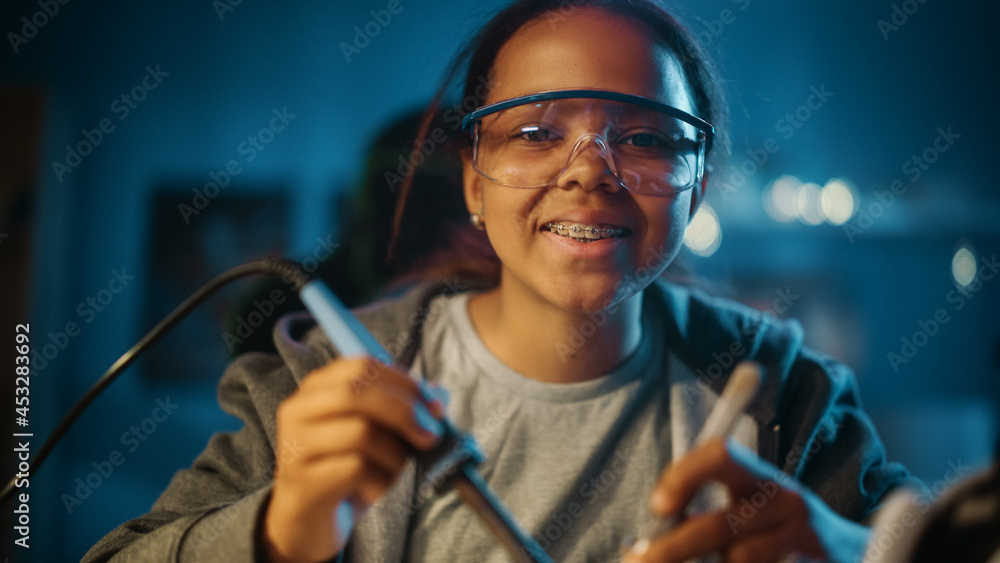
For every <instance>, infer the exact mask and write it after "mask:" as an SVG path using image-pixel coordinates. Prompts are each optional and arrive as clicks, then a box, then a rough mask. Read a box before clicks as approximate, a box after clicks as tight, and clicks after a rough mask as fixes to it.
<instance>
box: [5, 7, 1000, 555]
mask: <svg viewBox="0 0 1000 563" xmlns="http://www.w3.org/2000/svg"><path fill="white" fill-rule="evenodd" d="M501 4H503V3H502V2H495V1H491V2H479V3H476V5H472V4H471V3H467V2H460V1H457V0H420V1H419V2H411V1H410V0H402V1H401V2H398V3H393V2H388V1H386V0H369V1H353V2H339V3H325V2H299V3H293V4H291V5H288V4H284V3H265V2H254V1H241V0H215V1H214V2H212V1H209V0H199V1H196V2H194V1H187V0H185V1H172V2H166V1H162V0H153V1H151V2H142V3H130V2H102V3H99V6H95V5H93V4H90V3H84V2H69V1H67V2H66V3H62V2H59V1H56V0H41V1H37V0H36V1H25V0H8V1H6V2H5V3H4V4H3V6H2V7H0V27H2V31H3V32H4V34H5V35H4V36H5V44H4V45H3V46H2V47H0V52H2V54H0V61H2V62H0V64H2V67H0V68H2V72H0V108H2V112H3V113H2V116H3V117H2V120H0V127H2V128H3V133H4V134H3V135H0V147H2V150H0V170H2V172H0V182H2V186H0V290H2V293H0V312H2V327H0V333H2V334H3V335H4V336H3V338H4V343H3V344H2V345H0V351H2V352H0V353H2V354H4V356H3V358H2V359H3V365H4V366H5V370H6V366H13V365H14V364H13V357H12V352H11V349H12V348H13V345H12V344H13V341H14V338H15V337H14V329H15V325H16V324H17V323H30V330H31V331H30V335H31V343H32V351H33V360H32V361H33V367H34V372H33V375H32V378H31V383H30V398H31V402H30V417H29V418H30V423H29V425H28V426H27V427H25V428H20V427H16V426H14V422H13V421H12V422H8V423H5V426H4V428H6V429H8V431H5V432H4V436H3V438H2V440H3V445H4V451H11V450H10V447H12V444H11V442H10V440H11V439H12V438H11V437H10V434H11V433H12V432H17V431H29V432H34V434H35V435H34V437H33V438H32V441H31V444H32V448H33V450H34V451H37V448H39V447H40V446H41V443H42V441H43V439H44V437H45V436H47V435H48V434H49V432H50V431H51V429H52V428H53V427H54V426H55V424H56V423H57V422H58V420H59V419H60V418H61V417H62V416H63V414H64V413H65V412H66V411H67V409H68V408H69V407H70V406H71V405H72V404H73V402H75V400H76V399H77V398H78V397H79V396H80V395H81V394H82V393H83V391H84V390H85V389H86V388H87V387H88V386H89V385H90V384H91V383H92V382H93V381H94V380H95V379H96V377H97V376H98V375H100V374H101V373H103V372H104V370H105V369H107V367H108V366H109V365H110V364H111V363H112V362H113V361H114V360H115V359H116V358H117V357H118V356H119V355H120V354H121V353H123V352H124V351H125V350H126V349H127V348H129V347H130V346H131V345H132V344H134V343H135V342H136V341H137V340H138V338H139V337H140V336H141V334H142V333H144V331H145V330H147V329H148V328H149V327H151V326H152V325H153V324H155V322H157V321H158V320H159V319H160V318H162V317H163V316H164V315H165V314H166V313H167V312H168V311H169V310H171V309H172V308H173V307H174V306H175V305H176V304H178V303H179V302H180V301H181V300H182V299H183V298H184V297H185V296H186V295H187V294H189V293H190V292H191V291H193V289H194V288H196V287H197V286H199V285H201V284H202V283H204V282H205V281H207V280H208V279H210V278H211V277H213V276H214V275H216V274H218V273H220V272H222V271H223V270H225V269H226V268H228V267H230V266H233V265H235V264H237V263H240V262H242V261H244V260H247V259H250V258H253V257H258V256H262V255H265V254H282V255H285V256H288V257H291V258H295V259H299V260H304V261H305V263H306V266H307V268H309V267H314V268H315V267H318V266H317V264H318V263H319V262H320V261H322V260H324V259H327V258H329V257H330V256H331V255H333V254H336V253H337V250H338V249H341V247H343V248H344V249H346V248H347V247H350V248H352V249H354V248H357V245H358V244H359V243H360V244H362V245H366V244H367V245H368V246H369V247H371V248H374V247H377V246H378V245H379V244H384V242H383V241H384V238H382V239H380V238H378V236H376V235H370V236H369V237H367V238H365V237H363V236H360V237H359V235H358V234H357V233H358V230H357V229H358V226H357V223H358V220H357V218H356V216H357V210H358V209H367V207H366V206H371V205H375V204H373V203H372V201H373V200H378V201H386V200H387V201H389V202H390V205H391V200H392V198H393V196H394V194H395V189H396V188H397V187H398V184H396V183H395V182H394V180H393V178H392V177H391V176H385V175H384V174H375V175H374V176H372V174H371V170H370V169H368V170H367V171H366V168H365V164H364V163H365V162H366V158H368V157H369V155H368V154H367V151H368V147H369V146H370V145H371V144H372V143H373V141H375V140H376V138H377V137H379V136H380V135H382V134H383V133H384V132H385V131H386V128H387V127H388V126H389V125H390V124H391V123H392V122H393V121H395V120H398V119H400V118H401V117H403V116H406V115H408V114H411V113H412V112H413V111H415V110H417V109H419V108H420V107H421V106H422V105H423V104H425V103H426V101H427V100H428V99H429V98H430V96H431V95H432V94H433V92H434V90H435V87H436V86H437V85H438V83H439V80H440V78H441V76H442V72H443V69H444V67H445V65H446V63H447V61H448V60H449V59H450V57H451V55H452V53H453V52H454V51H455V50H456V48H457V47H459V46H460V45H462V44H463V41H464V40H465V39H466V38H467V37H468V36H469V35H470V34H471V33H472V31H473V30H474V29H475V28H476V27H477V26H478V24H479V23H481V22H483V21H485V20H486V19H487V18H488V17H489V16H490V15H491V14H493V13H494V12H495V10H496V9H497V7H498V6H500V5H501ZM570 4H571V2H567V5H570ZM671 5H672V6H674V7H675V9H676V12H677V13H678V14H679V16H680V17H681V18H682V19H683V20H684V21H685V22H686V23H687V25H688V26H689V27H690V28H691V29H692V30H694V31H695V32H697V33H698V35H699V36H700V37H701V39H702V41H703V43H705V44H707V45H708V48H709V50H710V51H711V52H712V54H713V55H714V56H715V57H716V59H717V62H718V63H719V65H720V67H721V69H722V73H723V75H724V77H725V79H726V81H727V86H728V95H729V97H730V102H731V113H732V129H731V134H732V139H733V156H732V158H731V159H730V162H729V163H728V165H727V166H726V167H725V169H724V170H717V171H715V173H716V175H717V177H719V176H721V183H720V185H719V186H718V187H717V188H716V189H715V190H714V191H713V192H712V193H710V194H709V196H708V198H707V205H705V206H703V208H702V211H701V212H700V213H699V216H698V217H697V218H696V221H695V222H694V223H693V224H692V226H691V228H690V230H689V235H688V238H687V239H686V243H687V248H686V249H685V251H684V261H685V263H686V265H687V267H688V268H689V269H690V270H691V271H693V272H694V273H695V274H696V276H697V278H698V280H699V282H698V283H699V284H700V285H702V286H704V287H706V288H708V290H709V291H712V292H713V293H716V294H718V295H723V296H727V297H732V298H735V299H738V300H741V301H743V302H745V303H748V304H750V305H752V306H755V307H757V308H759V309H761V310H763V311H768V312H770V313H771V314H775V315H776V316H779V317H783V318H790V317H794V318H798V319H799V320H800V321H801V322H802V323H803V325H804V326H805V329H806V335H807V342H808V344H809V345H810V346H812V347H814V348H816V349H818V350H821V351H824V352H827V353H829V354H831V355H834V356H836V357H837V358H840V359H842V360H844V361H845V362H846V363H848V364H849V365H850V366H852V367H853V368H854V369H855V370H856V372H857V374H858V380H859V385H860V388H861V393H862V397H863V399H864V405H865V407H866V409H867V410H868V412H869V413H870V414H871V416H872V418H873V419H874V420H875V423H876V425H877V426H878V428H879V431H880V433H881V435H882V436H883V438H884V440H885V442H886V446H887V449H888V451H889V455H890V457H891V458H892V459H895V460H899V461H902V462H904V463H906V464H907V465H908V466H909V467H910V468H911V469H912V470H913V471H914V472H915V473H916V474H917V475H918V476H919V477H921V478H923V479H925V480H926V481H927V482H928V484H941V487H940V488H943V487H946V486H947V485H948V484H949V480H948V479H949V478H950V477H951V476H953V475H955V474H956V473H958V474H959V475H960V476H964V475H967V474H971V472H973V471H975V470H976V469H977V468H981V467H982V466H983V465H984V464H985V463H986V462H987V461H988V459H989V458H990V454H991V451H992V450H993V446H994V444H995V443H996V439H997V418H998V414H1000V411H998V408H997V405H998V404H1000V402H998V400H997V399H998V394H1000V393H998V390H1000V383H998V372H1000V321H998V314H1000V280H997V281H994V278H995V277H997V271H996V270H997V267H998V266H997V258H996V254H997V252H998V250H1000V244H998V243H1000V220H998V219H997V218H998V217H1000V190H998V189H997V187H996V180H995V170H994V166H995V164H996V162H997V157H996V153H997V149H998V148H1000V147H998V143H997V142H996V132H997V131H998V130H1000V123H998V121H1000V117H998V115H1000V114H998V112H997V111H996V107H995V105H994V104H995V102H994V100H995V93H996V88H997V86H998V77H997V69H998V68H1000V64H998V62H1000V61H998V54H997V53H1000V41H998V36H997V34H996V32H995V26H996V23H997V16H998V15H1000V14H998V9H997V6H996V4H995V3H987V2H973V1H972V0H961V1H958V2H943V1H941V0H920V1H918V0H904V1H897V2H890V1H888V0H887V1H884V2H882V1H875V2H872V1H868V0H864V1H863V0H844V1H841V2H824V3H804V2H795V1H793V0H776V1H770V2H763V1H759V0H702V1H698V2H694V1H688V2H672V3H671ZM389 7H392V8H393V9H394V10H395V11H396V13H391V12H389V11H388V9H387V8H389ZM402 135H403V137H404V140H403V141H398V140H397V141H396V142H397V143H405V138H406V133H405V132H404V133H403V134H402ZM398 137H399V134H397V135H396V138H397V139H398ZM389 146H390V147H392V144H391V143H390V145H389ZM396 146H397V148H395V149H390V150H389V151H388V153H386V154H381V155H379V157H378V158H377V159H376V160H378V161H379V162H381V163H382V165H384V166H383V167H385V168H388V169H389V170H390V171H392V170H396V171H397V172H398V171H399V168H398V166H399V164H400V163H403V162H404V161H405V160H406V159H408V158H409V157H410V154H411V151H410V148H409V147H406V146H405V145H398V144H397V145H396ZM369 168H370V167H369ZM359 186H365V187H366V189H367V190H368V191H369V193H368V194H367V195H366V196H364V197H358V196H356V195H355V191H356V189H357V188H358V187H359ZM456 197H457V194H456ZM372 216H373V215H366V217H372ZM374 217H382V216H378V215H374ZM373 222H374V223H376V225H373V224H371V223H373ZM378 223H384V224H378ZM367 227H368V229H373V228H378V229H381V228H384V229H385V230H387V229H388V227H389V225H388V222H387V221H386V220H384V218H379V219H377V220H373V221H369V224H368V225H367ZM382 232H383V233H384V232H385V231H382ZM382 236H383V237H384V235H382ZM352 237H353V239H352ZM348 243H350V244H348ZM371 256H374V253H372V252H370V248H369V251H368V252H367V253H366V252H357V251H356V252H355V253H354V254H353V255H352V256H349V257H348V258H342V259H340V260H341V261H340V262H338V263H337V265H336V267H333V268H330V269H329V276H330V277H331V278H345V279H346V278H347V277H350V276H348V275H347V274H346V273H345V272H360V271H364V270H366V269H371V270H372V271H375V270H377V269H378V264H376V263H375V261H374V260H373V259H372V258H371ZM328 263H329V261H328ZM310 265H312V266H310ZM381 279H382V278H379V277H378V276H375V277H373V278H371V280H368V281H365V280H361V281H358V280H356V279H355V280H354V281H353V282H352V283H353V285H352V286H351V287H346V286H345V289H344V290H343V291H351V290H352V288H353V290H356V292H355V293H352V294H351V298H352V300H354V301H355V302H358V301H363V300H364V299H365V298H366V297H370V295H371V289H372V287H374V284H375V282H377V281H379V280H381ZM345 283H347V282H345ZM255 287H258V286H254V285H253V283H252V282H251V283H245V284H243V285H238V286H237V287H235V288H233V289H232V290H230V291H228V292H225V293H223V294H222V295H220V296H219V297H217V298H214V299H213V300H211V301H209V302H208V303H207V304H205V305H203V306H202V307H201V308H200V309H199V310H198V311H197V312H196V314H195V315H194V316H193V317H192V318H191V319H189V320H188V321H185V323H184V324H182V325H181V327H180V328H178V329H177V330H176V331H175V333H174V334H171V335H170V336H169V337H168V338H166V339H165V340H164V341H163V342H162V343H160V344H159V345H158V347H157V348H156V349H155V350H154V351H153V352H151V353H150V355H149V356H147V357H145V358H143V360H142V361H140V362H139V363H138V364H137V365H136V366H134V367H132V368H130V370H129V371H128V372H126V374H125V375H124V376H123V377H122V379H121V380H120V381H118V382H117V383H116V384H115V385H113V386H112V387H111V388H110V390H108V391H107V392H106V393H105V394H104V395H103V396H102V397H101V398H100V399H99V400H98V401H97V402H96V403H95V404H94V405H93V407H92V408H91V410H90V411H88V412H87V413H86V414H85V415H84V416H83V418H82V419H81V421H80V423H79V424H78V425H77V426H76V427H75V428H74V429H73V430H72V431H71V432H70V433H69V434H68V435H67V437H66V439H65V440H64V442H63V443H62V444H61V445H60V446H59V448H57V450H56V451H55V452H54V454H53V455H52V457H51V458H50V460H49V461H48V462H47V465H46V466H45V467H44V468H43V469H42V470H41V471H40V472H39V473H38V474H37V475H32V476H31V481H30V483H31V487H30V491H29V492H30V499H31V500H30V514H31V524H32V526H31V536H30V545H31V548H30V550H22V549H20V548H17V549H16V550H15V551H14V552H13V554H12V559H13V560H15V561H17V560H24V561H64V560H76V559H79V558H80V557H81V556H82V555H83V553H84V552H85V551H86V549H87V548H88V547H89V546H90V545H92V544H93V543H94V542H95V541H97V540H98V539H99V538H100V537H101V536H103V535H104V534H106V533H107V532H108V531H109V530H111V529H112V528H114V527H115V526H117V525H118V524H120V523H121V522H123V521H125V520H127V519H129V518H132V517H135V516H137V515H140V514H142V513H144V512H146V511H147V510H148V508H149V506H150V505H151V504H152V502H153V501H154V500H155V498H156V497H157V495H158V494H159V492H160V491H162V490H163V488H164V487H165V486H166V484H167V482H168V481H169V479H170V477H171V475H172V474H173V473H174V472H175V471H176V470H177V469H178V468H181V467H186V466H187V465H189V464H190V462H191V460H192V459H193V458H194V457H195V456H196V455H197V453H198V452H199V451H201V450H202V448H203V447H204V445H205V443H206V441H207V439H208V437H209V436H210V435H211V434H212V433H213V432H217V431H224V430H232V429H236V428H238V425H239V423H238V421H236V420H235V419H233V418H231V417H229V416H228V415H226V414H225V413H223V412H222V411H221V410H220V409H219V407H218V406H217V403H216V397H215V387H216V384H217V382H218V378H219V376H220V375H221V373H222V370H223V369H224V366H225V365H226V363H227V362H228V360H229V358H230V356H231V354H232V353H236V352H238V351H240V346H241V345H244V344H245V341H246V340H249V338H250V337H252V336H253V335H254V334H255V332H256V330H255V327H254V326H252V325H259V324H261V322H262V321H263V320H266V319H267V318H271V317H274V318H276V315H277V314H278V313H276V312H273V311H272V312H268V311H271V309H270V308H269V307H268V304H267V303H265V302H264V301H266V300H261V299H258V302H257V303H256V304H254V303H253V301H252V300H249V299H247V298H246V297H245V296H246V295H247V294H248V293H249V294H253V293H252V292H253V291H255V289H254V288H255ZM359 287H361V288H362V289H360V290H359V289H358V288H359ZM364 290H368V291H367V292H366V291H364ZM254 295H265V296H266V295H270V294H269V293H266V292H265V293H260V292H259V291H258V293H256V294H254ZM289 299H292V298H291V297H290V296H289ZM271 304H272V305H280V304H279V303H275V302H272V303H271ZM254 312H256V313H257V316H252V315H253V314H254ZM271 320H272V321H273V318H271ZM241 323H243V324H242V327H241ZM260 330H261V331H264V329H260ZM265 332H266V331H265ZM257 336H260V335H259V334H258V335H257ZM265 336H266V334H265ZM264 340H265V341H266V338H265V339H264ZM7 371H8V372H10V373H13V371H12V370H7ZM2 379H3V380H4V381H3V386H4V387H3V389H4V391H3V395H4V397H12V396H13V385H12V384H13V379H14V378H13V376H10V377H7V376H5V377H4V378H2ZM2 402H3V403H4V405H5V406H4V407H3V408H4V409H8V408H11V407H8V406H6V405H8V404H9V403H11V402H13V401H10V400H9V399H6V398H5V399H3V401H2ZM6 412H11V411H6ZM10 416H11V418H12V419H13V418H14V416H15V415H14V413H12V412H11V414H10ZM115 452H117V454H115ZM118 456H120V457H118ZM3 460H4V461H3V471H4V475H7V474H11V473H13V469H14V464H13V460H12V458H11V457H8V456H7V455H5V456H4V458H3ZM112 462H115V463H114V464H112ZM109 468H111V470H110V471H109ZM956 468H957V469H956ZM4 479H5V480H6V478H4ZM938 492H940V491H938ZM4 514H5V518H6V517H7V515H9V512H8V510H7V508H4ZM3 530H4V531H3V532H0V534H8V535H9V534H10V533H11V527H10V526H7V525H5V526H4V527H3ZM3 539H4V543H3V545H4V548H3V550H2V551H3V552H6V551H8V550H9V549H12V548H10V547H9V546H11V545H12V538H9V537H6V538H3ZM19 558H20V559H19Z"/></svg>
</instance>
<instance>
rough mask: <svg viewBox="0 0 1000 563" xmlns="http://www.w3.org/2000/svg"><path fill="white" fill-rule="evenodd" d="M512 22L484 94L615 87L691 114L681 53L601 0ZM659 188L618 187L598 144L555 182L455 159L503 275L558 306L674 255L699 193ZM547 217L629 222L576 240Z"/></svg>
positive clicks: (644, 273)
mask: <svg viewBox="0 0 1000 563" xmlns="http://www.w3.org/2000/svg"><path fill="white" fill-rule="evenodd" d="M551 16H553V17H544V16H543V17H542V18H539V19H537V20H535V21H534V22H532V23H529V24H528V25H526V26H525V27H523V28H521V29H520V30H519V31H518V32H517V33H515V34H514V36H513V37H511V39H510V40H509V41H508V42H507V43H506V44H505V45H504V46H503V47H502V48H501V49H500V51H499V53H498V54H497V58H496V61H495V63H494V67H493V76H492V79H491V81H490V82H491V90H490V93H489V98H488V99H487V103H493V102H496V101H500V100H506V99H509V98H514V97H517V96H523V95H527V94H533V93H537V92H544V91H548V90H570V89H591V90H612V91H617V92H623V93H626V94H635V95H639V96H644V97H647V98H651V99H654V100H658V101H660V102H663V103H665V104H668V105H671V106H674V107H676V108H678V109H681V110H684V111H686V112H688V113H695V111H694V109H695V108H694V103H693V101H692V100H693V98H692V96H691V93H690V91H689V88H688V85H687V81H686V79H685V78H684V74H683V72H682V71H681V67H680V64H679V63H678V62H677V60H676V58H675V57H674V56H673V54H672V53H671V52H670V51H668V50H667V49H666V48H665V47H663V46H661V45H659V44H658V43H657V42H656V41H655V40H654V38H653V37H652V35H651V32H650V30H648V29H647V28H646V27H645V26H644V25H643V24H641V23H639V22H636V21H634V20H632V19H628V18H624V17H621V16H617V15H612V14H609V13H606V12H602V11H599V10H595V9H591V8H587V9H582V8H581V9H575V10H572V11H570V12H568V13H554V14H551ZM704 185H705V183H704V181H703V182H702V184H701V185H700V186H697V187H695V188H694V189H693V190H687V191H683V192H680V193H679V194H676V195H673V196H668V197H660V196H648V195H637V194H633V193H631V192H629V191H628V190H625V189H623V188H621V187H620V186H619V185H618V182H617V181H616V179H615V178H614V176H612V175H611V173H610V171H609V170H608V167H607V164H606V162H605V160H604V159H603V157H602V156H601V155H600V154H599V151H596V150H588V151H586V152H584V153H582V154H580V155H578V156H577V157H576V158H575V159H574V160H572V162H571V164H570V166H569V168H568V169H567V170H566V171H565V172H564V173H563V174H562V176H560V177H559V179H558V181H557V183H556V185H555V186H552V187H548V188H538V189H518V188H510V187H506V186H502V185H499V184H497V183H494V182H492V181H490V180H488V179H486V178H484V177H483V176H481V175H480V174H479V173H477V172H476V171H475V170H474V169H473V166H472V162H471V160H470V159H465V163H464V186H465V197H466V204H467V206H468V208H469V211H470V213H482V214H483V217H484V219H485V223H486V233H487V235H488V237H489V239H490V243H491V244H492V245H493V248H494V249H495V250H496V253H497V256H499V258H500V260H501V262H502V263H503V266H502V270H501V272H502V274H501V284H502V285H504V286H507V287H506V289H514V290H518V291H522V292H527V295H528V296H529V297H530V298H539V299H542V300H544V301H547V302H548V303H551V304H554V305H556V306H558V307H559V308H561V309H563V310H566V311H575V312H582V311H596V310H599V309H602V308H606V307H610V306H612V305H614V304H616V303H619V302H621V301H622V300H624V299H627V298H629V297H631V296H633V295H635V294H636V293H637V292H639V291H641V289H642V288H644V287H645V286H646V285H648V284H649V283H650V282H651V281H652V280H653V279H655V278H656V277H657V276H658V275H659V274H660V273H661V272H662V271H663V270H664V269H665V268H666V267H667V265H668V264H669V263H670V261H671V260H673V258H674V256H676V254H677V252H678V251H679V249H680V245H681V242H682V240H683V237H684V229H685V228H686V227H687V224H688V220H689V219H690V216H691V214H692V213H693V212H694V210H695V208H696V206H697V200H698V199H699V198H700V197H701V195H702V194H703V192H704ZM549 223H557V224H558V223H562V224H565V225H570V224H580V223H582V224H585V225H593V226H597V227H599V228H620V227H624V228H625V229H627V232H629V233H630V234H627V235H626V236H623V237H620V238H608V239H602V240H599V241H597V242H590V243H583V242H576V241H574V240H571V239H569V238H565V237H561V236H559V235H558V234H556V233H553V232H550V231H549V230H548V229H547V225H548V224H549Z"/></svg>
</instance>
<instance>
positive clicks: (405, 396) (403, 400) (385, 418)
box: [263, 357, 447, 561]
mask: <svg viewBox="0 0 1000 563" xmlns="http://www.w3.org/2000/svg"><path fill="white" fill-rule="evenodd" d="M430 388H431V389H432V394H439V395H441V396H440V397H438V398H435V399H431V400H428V399H427V398H426V395H425V394H424V393H423V392H422V389H421V386H420V385H419V384H418V383H417V382H416V381H414V380H413V379H412V378H410V377H409V376H408V375H407V374H406V372H405V371H403V370H401V369H399V368H397V367H390V366H386V365H384V364H382V363H380V362H378V361H376V360H375V359H373V358H370V357H363V358H348V359H338V360H335V361H333V362H331V363H329V364H327V365H326V366H324V367H322V368H320V369H318V370H316V371H314V372H312V373H310V374H309V375H308V376H307V377H305V379H303V381H302V384H301V385H300V386H299V389H298V390H296V392H295V393H293V394H292V395H291V396H289V397H288V398H287V399H285V400H284V401H283V402H282V403H281V404H280V405H279V406H278V413H277V425H278V430H277V433H278V443H279V444H284V443H293V444H297V445H299V446H301V448H300V449H299V452H298V453H297V455H294V456H288V457H289V459H284V458H285V456H276V457H278V460H277V461H276V466H275V470H274V484H273V486H272V489H271V499H270V503H269V504H268V507H267V513H266V515H265V521H264V526H263V532H264V540H265V543H266V546H267V551H268V556H269V557H270V559H271V560H272V561H325V560H327V559H330V558H332V557H334V556H335V555H336V554H337V553H339V552H340V551H341V550H342V549H343V548H344V546H345V545H346V544H347V539H348V537H349V535H350V532H351V530H350V529H343V528H345V527H348V528H349V526H345V525H344V524H343V523H342V522H339V521H338V519H337V507H338V505H339V504H340V503H341V502H348V503H349V504H350V506H351V508H352V509H353V513H354V520H356V519H357V518H358V517H359V516H360V515H361V514H362V513H363V512H364V511H365V510H366V509H367V508H368V507H369V506H371V504H372V503H374V502H375V500H377V499H378V498H379V497H380V496H382V494H384V493H385V492H386V491H387V490H388V489H389V488H390V487H391V486H392V484H393V483H394V482H395V480H396V478H397V477H398V476H399V474H400V472H401V471H402V469H403V467H404V465H405V464H406V460H407V457H408V456H409V454H410V453H411V451H412V450H413V448H417V449H421V450H429V449H431V448H433V447H434V446H435V445H436V444H437V443H438V441H439V440H440V437H441V434H442V428H441V424H440V422H439V420H440V419H442V418H444V403H443V402H442V400H441V399H442V398H445V397H446V395H447V394H446V393H445V392H444V390H443V389H441V388H439V387H437V388H434V387H430ZM428 413H429V414H430V416H428Z"/></svg>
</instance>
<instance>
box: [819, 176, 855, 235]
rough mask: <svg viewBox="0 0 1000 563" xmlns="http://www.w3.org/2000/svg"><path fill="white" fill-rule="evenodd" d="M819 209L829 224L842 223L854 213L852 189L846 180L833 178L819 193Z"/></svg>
mask: <svg viewBox="0 0 1000 563" xmlns="http://www.w3.org/2000/svg"><path fill="white" fill-rule="evenodd" d="M819 201H820V211H821V212H822V214H823V218H824V219H826V220H827V221H828V222H829V223H830V224H833V225H843V224H844V223H846V222H847V220H848V219H850V218H851V216H852V215H854V204H855V198H854V190H852V189H851V187H850V186H849V185H847V182H845V181H843V180H841V179H839V178H833V179H831V180H830V181H828V182H827V183H826V185H825V186H823V191H822V192H821V193H820V197H819Z"/></svg>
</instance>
